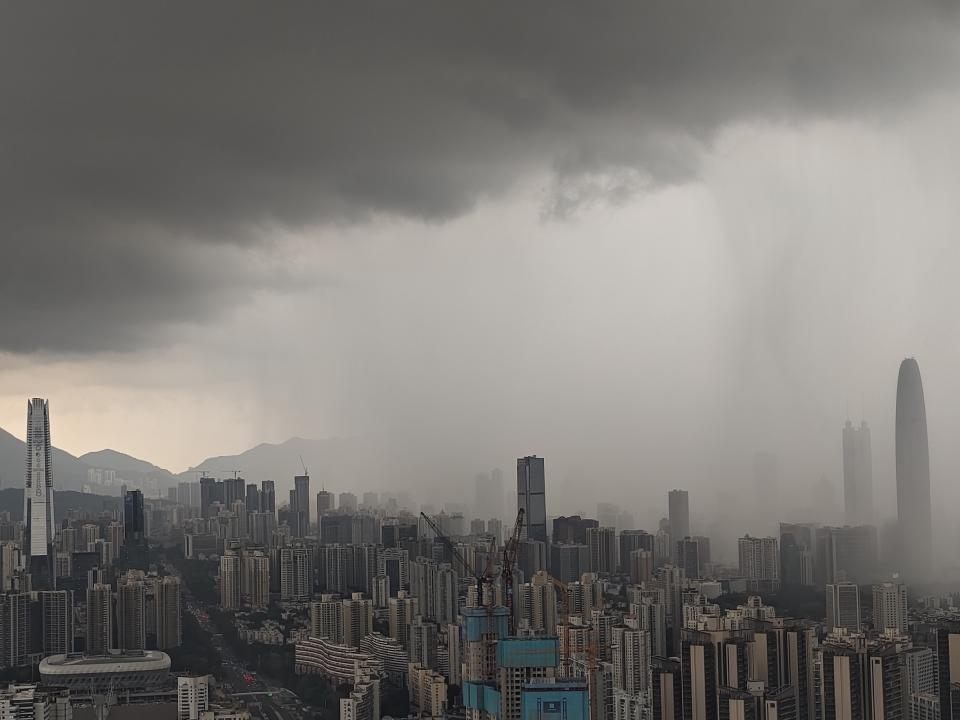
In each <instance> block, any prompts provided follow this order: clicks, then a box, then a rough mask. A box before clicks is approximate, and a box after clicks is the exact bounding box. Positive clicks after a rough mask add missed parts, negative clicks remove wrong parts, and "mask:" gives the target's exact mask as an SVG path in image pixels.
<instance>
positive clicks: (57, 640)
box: [39, 590, 73, 655]
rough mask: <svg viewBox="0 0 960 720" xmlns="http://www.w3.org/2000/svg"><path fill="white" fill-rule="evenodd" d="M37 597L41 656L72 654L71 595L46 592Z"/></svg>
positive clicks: (68, 592)
mask: <svg viewBox="0 0 960 720" xmlns="http://www.w3.org/2000/svg"><path fill="white" fill-rule="evenodd" d="M39 595H40V608H41V613H42V614H43V654H44V655H60V654H66V653H71V652H73V593H72V592H70V591H68V590H47V591H45V592H41V593H39Z"/></svg>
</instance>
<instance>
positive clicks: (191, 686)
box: [177, 675, 210, 720]
mask: <svg viewBox="0 0 960 720" xmlns="http://www.w3.org/2000/svg"><path fill="white" fill-rule="evenodd" d="M209 709H210V676H209V675H199V676H197V677H183V676H181V677H178V678H177V719H178V720H200V713H203V712H206V711H207V710H209Z"/></svg>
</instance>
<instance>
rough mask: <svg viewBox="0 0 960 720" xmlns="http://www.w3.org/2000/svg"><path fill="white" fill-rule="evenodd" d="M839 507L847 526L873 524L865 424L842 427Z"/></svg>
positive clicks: (871, 463)
mask: <svg viewBox="0 0 960 720" xmlns="http://www.w3.org/2000/svg"><path fill="white" fill-rule="evenodd" d="M843 507H844V517H845V518H846V522H847V525H870V524H872V523H873V458H872V456H871V451H870V428H869V427H867V423H866V422H861V423H860V427H854V425H853V423H852V422H850V421H849V420H847V422H846V424H845V425H844V426H843Z"/></svg>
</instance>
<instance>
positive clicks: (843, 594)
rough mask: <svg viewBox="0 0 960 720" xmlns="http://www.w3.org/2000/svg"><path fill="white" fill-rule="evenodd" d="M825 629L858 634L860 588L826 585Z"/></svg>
mask: <svg viewBox="0 0 960 720" xmlns="http://www.w3.org/2000/svg"><path fill="white" fill-rule="evenodd" d="M827 627H828V628H829V629H831V630H832V629H834V628H845V629H846V630H847V631H849V632H852V633H858V632H860V588H859V587H857V586H856V585H855V584H854V583H849V582H842V583H835V584H830V585H827Z"/></svg>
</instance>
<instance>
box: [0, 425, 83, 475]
mask: <svg viewBox="0 0 960 720" xmlns="http://www.w3.org/2000/svg"><path fill="white" fill-rule="evenodd" d="M26 458H27V446H26V443H24V442H23V440H20V439H19V438H17V437H14V436H13V435H11V434H10V433H8V432H7V431H6V430H4V429H2V428H0V489H2V488H22V487H23V480H24V475H25V473H26ZM88 467H89V466H88V465H87V464H86V463H84V462H82V461H80V460H79V459H78V458H75V457H74V456H73V455H71V454H70V453H68V452H64V451H63V450H60V449H58V448H56V447H54V448H53V482H54V487H55V488H63V489H66V490H80V489H82V488H83V485H84V483H86V482H87V469H88Z"/></svg>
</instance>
